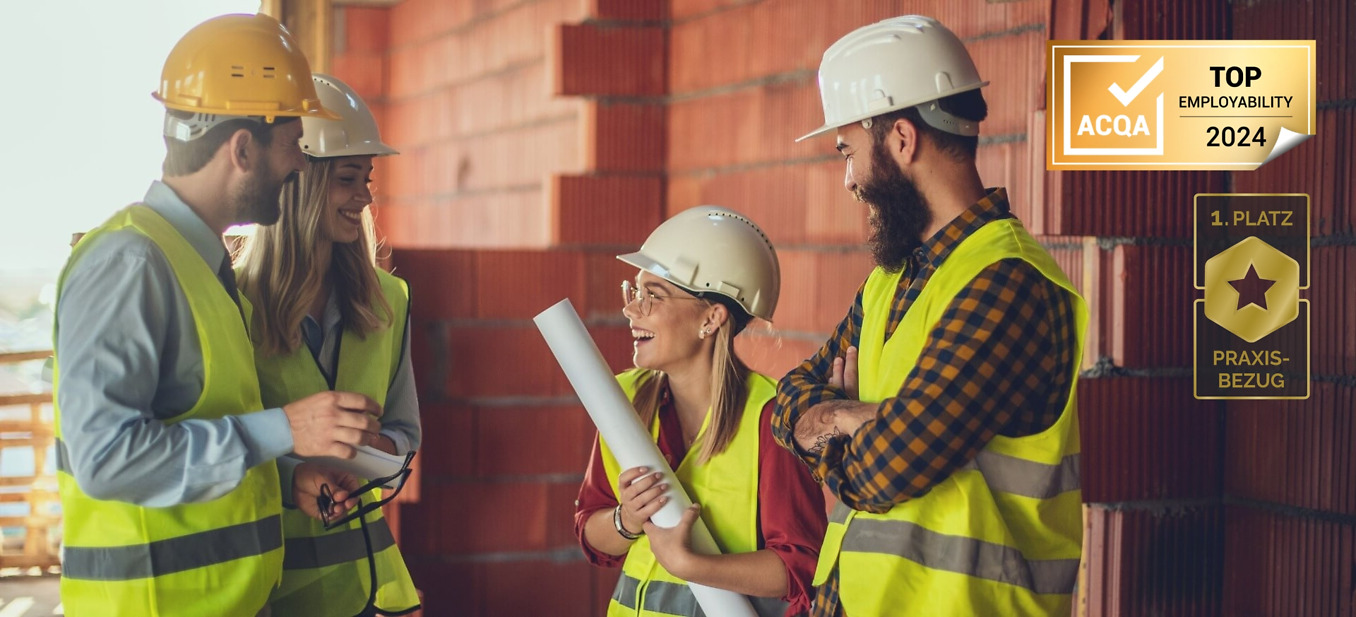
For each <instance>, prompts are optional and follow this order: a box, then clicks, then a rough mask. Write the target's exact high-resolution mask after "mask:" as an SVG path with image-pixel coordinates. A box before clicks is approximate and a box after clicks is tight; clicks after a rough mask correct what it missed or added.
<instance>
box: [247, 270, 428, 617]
mask: <svg viewBox="0 0 1356 617" xmlns="http://www.w3.org/2000/svg"><path fill="white" fill-rule="evenodd" d="M377 278H378V280H379V281H380V282H381V293H382V295H383V296H385V298H386V301H387V302H388V303H389V304H390V305H391V308H392V314H393V319H392V322H391V323H392V326H389V327H386V328H384V329H382V330H380V331H377V332H373V333H370V334H368V335H367V336H366V337H360V336H358V335H356V334H354V333H352V332H350V331H349V330H347V329H345V330H344V333H343V335H342V338H341V339H340V342H339V365H338V367H337V370H336V373H337V374H336V375H335V381H334V389H336V390H343V391H347V392H359V393H362V394H366V395H367V396H369V397H372V400H375V401H378V402H382V403H384V402H385V401H386V393H387V389H388V388H389V387H390V385H391V380H393V379H394V378H395V374H396V369H397V367H398V366H399V364H400V360H401V358H402V357H403V351H404V350H403V346H404V344H405V336H404V333H405V324H406V316H407V315H408V311H409V288H408V287H407V286H406V284H405V281H403V280H401V279H399V278H397V277H395V276H392V275H391V274H388V273H386V272H385V271H382V270H378V271H377ZM254 361H255V364H256V365H257V366H258V369H259V386H260V388H261V389H262V391H263V399H264V404H266V405H270V406H280V405H284V404H287V403H290V402H292V401H295V400H298V399H301V398H305V397H307V396H310V395H312V394H315V393H317V392H324V391H326V390H329V389H330V384H329V383H328V382H327V381H326V380H325V376H324V374H322V373H321V372H320V367H319V366H317V365H316V362H315V359H314V358H313V357H311V352H310V350H309V349H307V348H306V346H305V345H300V346H298V347H297V349H296V350H294V351H293V352H292V353H290V354H286V355H279V356H266V355H264V354H263V353H262V352H259V351H256V352H255V358H254ZM377 498H378V496H377V495H375V494H368V495H365V496H363V498H362V499H363V501H364V502H367V503H370V502H371V501H374V500H376V499H377ZM364 518H366V519H367V532H368V535H369V537H370V538H371V541H372V552H373V555H374V556H375V559H376V566H377V581H378V585H377V598H376V607H377V611H378V612H380V613H383V614H387V615H401V614H405V613H408V612H411V611H413V610H414V609H416V608H418V607H419V596H418V593H417V592H416V591H415V587H414V581H413V580H411V579H410V573H409V570H407V569H406V567H405V560H404V559H403V558H402V557H401V555H400V549H399V548H398V547H397V546H396V543H395V537H394V536H393V535H392V534H391V528H390V526H388V525H387V524H386V519H385V518H383V517H382V515H381V510H380V509H378V510H374V511H372V512H369V513H368V514H366V515H364ZM282 519H283V537H285V538H286V542H287V552H286V555H287V558H286V560H285V561H284V562H283V577H282V585H281V586H280V587H279V588H278V589H277V590H276V591H274V592H273V596H272V598H270V599H269V606H270V607H271V608H272V610H273V614H274V615H278V616H282V615H313V616H323V617H330V616H332V617H350V616H352V615H354V614H357V613H358V612H359V611H361V610H362V609H363V608H364V607H366V606H367V600H368V597H369V596H370V595H371V587H372V583H371V571H370V566H369V564H368V562H367V544H366V543H365V542H364V540H363V531H362V523H361V522H359V521H357V520H354V521H351V522H350V523H349V524H348V526H347V527H340V528H337V529H334V530H331V531H326V530H325V525H324V524H322V523H321V522H320V521H317V520H315V519H314V518H311V517H310V516H307V515H306V514H304V513H302V511H301V510H296V509H290V508H289V509H285V510H283V516H282Z"/></svg>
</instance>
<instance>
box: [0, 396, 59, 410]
mask: <svg viewBox="0 0 1356 617" xmlns="http://www.w3.org/2000/svg"><path fill="white" fill-rule="evenodd" d="M51 402H52V393H51V392H38V393H36V394H0V407H8V406H10V405H45V404H47V403H51Z"/></svg>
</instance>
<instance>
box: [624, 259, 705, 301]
mask: <svg viewBox="0 0 1356 617" xmlns="http://www.w3.org/2000/svg"><path fill="white" fill-rule="evenodd" d="M617 259H618V260H619V261H621V262H623V263H627V264H630V265H632V266H635V267H637V268H640V269H641V270H644V271H646V272H649V273H650V274H653V275H655V276H657V277H659V278H661V279H664V280H666V281H668V282H670V283H673V284H674V285H676V286H678V287H679V288H681V289H684V290H686V291H688V292H691V293H694V294H695V293H698V292H699V290H696V289H693V288H691V287H689V286H688V285H687V284H686V283H680V282H678V281H675V280H673V273H672V272H670V271H669V269H668V267H666V266H665V265H664V264H661V263H659V262H657V261H655V260H653V259H650V258H649V257H647V256H646V255H645V254H644V253H641V252H639V251H637V252H635V253H627V254H625V255H618V256H617Z"/></svg>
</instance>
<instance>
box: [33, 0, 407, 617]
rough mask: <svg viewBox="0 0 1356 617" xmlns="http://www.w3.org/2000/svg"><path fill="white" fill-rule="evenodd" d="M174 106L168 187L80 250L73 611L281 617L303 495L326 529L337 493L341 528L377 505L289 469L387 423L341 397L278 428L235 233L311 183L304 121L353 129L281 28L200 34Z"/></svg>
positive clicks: (67, 280)
mask: <svg viewBox="0 0 1356 617" xmlns="http://www.w3.org/2000/svg"><path fill="white" fill-rule="evenodd" d="M154 96H155V98H156V99H157V100H159V101H160V102H161V103H163V104H164V105H165V107H166V112H165V124H164V137H165V146H166V155H165V162H164V167H163V172H164V174H163V176H162V179H161V180H160V181H157V182H152V183H151V187H150V189H149V190H148V191H147V192H146V196H145V198H144V199H143V200H142V202H141V203H137V204H133V205H131V206H128V207H126V208H124V209H122V210H120V211H118V212H117V213H115V214H114V215H113V216H112V217H111V218H109V219H108V220H107V221H106V222H104V223H103V224H102V225H100V226H99V227H98V228H96V229H94V230H93V231H92V232H90V233H89V234H87V235H85V237H84V238H83V239H81V240H80V242H79V243H78V244H77V245H76V246H75V249H74V251H73V252H72V254H71V257H70V260H69V261H68V262H67V264H66V267H65V269H64V270H63V272H62V274H61V279H60V283H59V288H58V296H57V298H58V299H57V311H56V326H55V333H54V338H55V350H56V370H55V379H54V382H55V383H54V389H55V393H56V423H57V429H56V432H57V460H58V466H57V467H58V474H57V477H58V482H59V485H60V491H61V503H62V508H63V513H64V534H65V537H64V542H65V547H64V556H63V564H62V581H61V593H62V603H63V605H64V607H65V611H66V614H67V615H71V616H73V617H82V616H85V615H98V616H100V617H104V616H110V615H129V616H131V615H135V616H138V617H141V616H170V615H185V616H188V615H192V616H199V615H229V616H241V617H252V616H254V615H261V614H267V609H266V608H265V602H266V601H267V599H268V595H269V592H270V591H271V590H272V589H273V588H274V586H276V584H277V583H278V579H279V576H280V573H281V571H282V527H281V524H280V512H281V509H282V496H283V494H284V492H285V493H286V494H288V495H290V496H291V497H292V499H293V501H294V503H296V504H297V505H298V507H300V508H302V509H303V510H305V511H307V513H309V514H311V515H313V516H318V515H319V514H320V513H319V512H318V510H317V506H316V499H315V496H316V495H318V494H319V488H320V486H321V485H322V484H325V483H328V484H330V485H331V487H339V488H340V490H336V491H335V492H334V497H335V498H336V501H337V502H338V503H337V504H336V505H335V506H334V507H335V509H336V511H341V510H343V509H346V508H347V507H352V506H353V505H355V504H356V501H357V500H356V499H350V498H349V496H348V494H347V492H346V490H344V489H353V488H356V487H357V483H356V481H355V479H354V478H352V477H350V476H347V475H344V474H340V473H338V472H335V471H332V470H325V469H321V468H317V467H314V466H311V465H309V464H303V465H301V466H299V467H297V469H296V471H295V474H294V476H293V477H288V478H281V479H280V478H279V474H278V466H277V464H276V463H275V462H274V459H276V458H277V457H279V456H282V455H284V454H287V453H289V452H295V453H296V454H298V455H301V456H337V457H343V458H350V457H352V456H353V455H354V448H355V447H357V446H361V445H366V444H369V443H371V442H372V441H373V440H375V439H376V438H377V434H378V430H379V425H378V424H377V421H376V420H375V419H374V416H376V415H380V413H381V408H380V406H378V405H377V404H376V403H375V402H373V401H372V400H371V399H369V398H367V397H366V396H363V395H360V394H354V393H347V392H323V393H320V394H316V395H313V396H310V397H307V398H303V399H301V400H298V401H295V402H292V403H290V404H288V405H285V406H283V407H281V408H274V409H263V405H262V404H261V403H260V392H259V383H258V378H257V375H256V373H255V367H254V351H253V345H252V344H251V341H250V335H249V333H248V326H247V324H248V323H249V321H250V313H251V307H250V305H249V303H248V302H247V301H245V300H244V299H242V298H240V296H239V294H238V293H237V290H236V287H235V278H234V274H233V272H232V270H231V267H230V265H231V262H230V257H229V255H228V252H227V250H226V247H225V245H224V243H223V241H222V234H223V233H224V232H225V230H226V229H227V228H228V227H230V226H232V225H236V224H241V223H260V224H264V225H268V224H272V223H273V222H275V221H276V220H277V219H278V215H279V206H278V198H279V192H280V190H281V188H282V186H283V182H284V181H285V180H286V179H287V178H288V177H289V176H290V175H293V174H295V173H297V172H298V171H299V170H300V169H302V167H303V166H304V165H305V158H304V156H303V155H302V153H301V150H300V148H299V146H298V143H297V142H298V139H300V137H301V134H302V123H301V122H299V121H298V120H299V119H300V118H303V117H321V118H334V117H335V116H334V114H333V113H331V112H330V111H328V110H326V109H324V108H323V106H322V105H321V103H320V100H319V98H318V97H317V96H316V92H315V86H314V84H313V82H312V79H311V70H310V65H309V63H308V62H307V61H306V58H305V56H304V55H302V53H301V52H300V51H299V49H298V48H297V44H296V42H295V41H294V40H293V39H292V36H291V35H290V34H289V33H288V32H287V30H286V29H284V28H283V27H282V25H281V24H279V23H278V22H277V20H275V19H273V18H271V17H268V16H266V15H225V16H221V17H217V18H213V19H210V20H208V21H206V22H204V23H202V24H200V25H198V26H197V27H195V28H193V29H192V30H190V31H189V32H188V33H187V34H185V35H184V37H183V38H182V39H180V40H179V42H178V43H177V44H176V45H175V47H174V49H173V51H171V52H170V55H169V57H168V59H167V60H166V61H165V66H164V70H163V72H162V76H161V82H160V88H159V90H158V91H157V92H156V93H155V95H154ZM283 487H286V489H284V488H283Z"/></svg>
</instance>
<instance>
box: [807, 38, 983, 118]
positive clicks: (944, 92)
mask: <svg viewBox="0 0 1356 617" xmlns="http://www.w3.org/2000/svg"><path fill="white" fill-rule="evenodd" d="M988 84H989V82H987V81H981V80H980V79H979V71H977V70H975V63H974V61H973V60H971V59H970V53H969V52H967V51H966V50H965V45H964V44H963V43H961V41H960V39H959V38H957V37H956V35H955V34H954V33H952V32H951V31H950V30H947V29H946V27H945V26H943V25H942V24H941V23H940V22H938V21H937V20H935V19H932V18H931V17H923V16H921V15H904V16H902V17H893V18H890V19H886V20H884V21H880V22H877V23H874V24H871V25H869V26H863V27H861V28H858V29H856V30H853V31H852V32H849V33H848V34H847V35H846V36H844V37H843V38H841V39H838V42H836V43H834V44H833V45H832V46H831V47H829V48H828V49H827V50H825V51H824V60H823V61H822V62H820V64H819V95H820V99H821V100H822V102H823V104H824V126H821V127H819V128H818V129H815V130H814V132H812V133H810V134H808V135H806V136H804V137H801V138H800V139H797V140H796V141H801V140H804V139H808V138H810V137H814V136H816V135H821V134H823V133H827V132H829V131H832V130H834V129H836V128H838V127H840V126H845V125H848V124H851V123H853V122H858V121H861V120H865V119H867V118H872V117H875V116H879V115H881V114H884V113H887V112H891V111H895V110H899V109H904V108H906V107H913V106H915V105H918V106H919V109H918V111H919V113H920V114H921V115H922V117H923V120H924V121H925V122H927V123H928V124H930V125H932V126H933V127H935V128H937V129H939V130H943V131H946V132H948V133H955V134H957V135H978V134H979V126H978V123H976V122H973V121H970V120H966V119H964V118H958V117H956V116H953V115H951V114H949V113H947V112H945V111H943V110H942V109H941V108H940V107H939V106H938V105H937V104H936V103H935V101H937V100H938V99H942V98H945V97H948V96H951V95H953V94H959V93H961V92H967V91H970V90H975V89H978V88H981V87H983V86H987V85H988ZM930 101H934V103H933V104H931V105H920V104H921V103H927V102H930Z"/></svg>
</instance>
